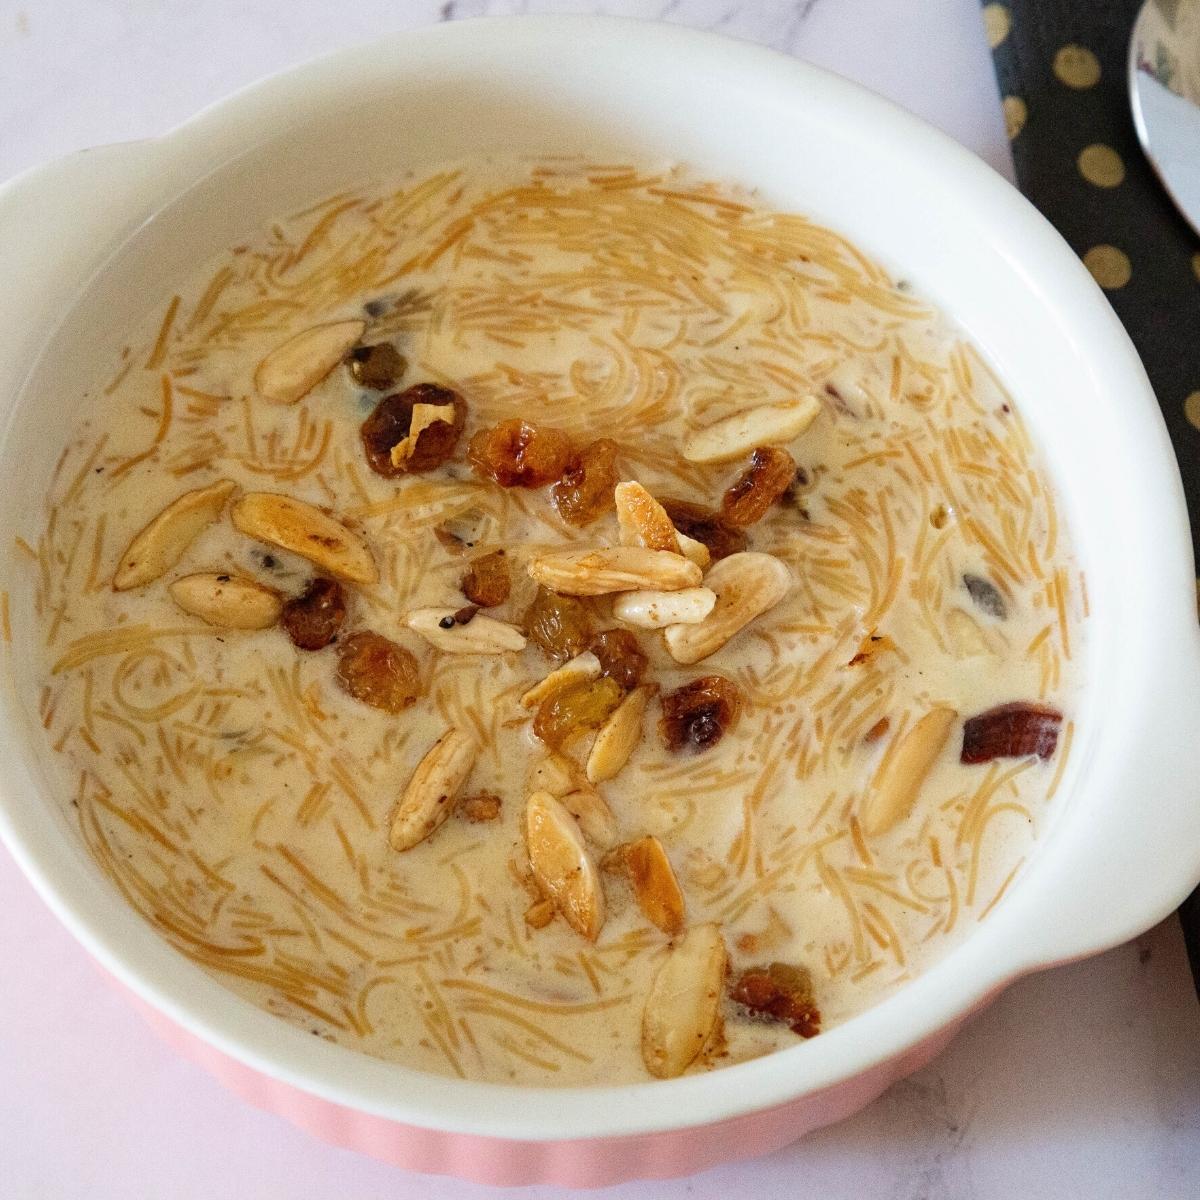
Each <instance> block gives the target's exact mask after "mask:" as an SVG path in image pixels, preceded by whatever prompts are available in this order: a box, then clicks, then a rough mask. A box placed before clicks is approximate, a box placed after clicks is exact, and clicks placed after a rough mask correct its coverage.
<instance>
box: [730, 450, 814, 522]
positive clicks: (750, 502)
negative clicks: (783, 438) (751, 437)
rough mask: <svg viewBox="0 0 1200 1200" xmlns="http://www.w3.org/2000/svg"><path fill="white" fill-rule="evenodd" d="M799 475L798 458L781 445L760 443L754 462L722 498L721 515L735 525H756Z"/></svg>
mask: <svg viewBox="0 0 1200 1200" xmlns="http://www.w3.org/2000/svg"><path fill="white" fill-rule="evenodd" d="M795 478H796V460H795V459H794V458H793V457H792V456H791V455H790V454H789V453H788V452H787V451H786V450H781V449H780V448H779V447H777V446H759V447H758V449H757V450H755V451H754V453H753V454H752V455H751V456H750V465H749V466H748V467H747V468H746V469H745V471H743V472H742V473H741V475H739V476H738V478H737V479H736V480H735V481H734V483H733V484H732V485H731V486H730V487H729V488H728V489H727V491H726V492H725V495H724V497H723V498H722V500H721V515H722V516H723V517H724V518H725V520H726V521H728V522H729V523H730V524H731V525H742V526H744V525H753V524H754V523H755V522H756V521H761V520H762V518H763V517H765V516H766V515H767V513H768V512H770V510H771V506H772V505H773V504H774V503H775V501H776V500H778V499H779V497H780V496H782V495H783V494H784V492H786V491H787V490H788V488H789V487H791V485H792V480H794V479H795Z"/></svg>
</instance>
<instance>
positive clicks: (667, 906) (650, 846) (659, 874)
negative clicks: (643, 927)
mask: <svg viewBox="0 0 1200 1200" xmlns="http://www.w3.org/2000/svg"><path fill="white" fill-rule="evenodd" d="M625 869H626V871H627V872H628V874H629V882H630V884H631V885H632V886H633V895H634V899H636V900H637V903H638V908H640V909H641V910H642V912H643V914H645V917H646V920H648V921H649V922H650V923H651V924H653V925H657V926H658V928H659V929H661V930H662V931H663V933H669V934H670V935H671V936H672V937H674V936H675V935H676V934H677V933H679V932H680V930H682V929H683V892H681V891H680V890H679V880H677V879H676V878H675V872H674V870H673V869H672V867H671V860H670V859H669V858H668V857H667V852H666V851H665V850H664V849H663V844H662V842H660V841H659V840H658V838H656V837H644V838H638V840H637V841H636V842H630V843H629V845H628V846H626V847H625Z"/></svg>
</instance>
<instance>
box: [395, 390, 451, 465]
mask: <svg viewBox="0 0 1200 1200" xmlns="http://www.w3.org/2000/svg"><path fill="white" fill-rule="evenodd" d="M439 421H443V422H444V423H445V424H447V425H453V424H454V405H453V404H414V405H413V410H412V424H410V425H409V427H408V433H407V435H406V436H405V437H404V439H403V441H399V442H397V443H396V444H395V445H394V446H393V447H392V449H391V458H392V466H393V467H402V466H404V464H405V463H406V462H408V460H409V459H410V458H412V456H413V452H414V451H415V450H416V448H417V440H418V439H419V438H420V436H421V434H422V433H424V432H425V430H426V429H428V428H429V426H430V425H436V424H437V423H438V422H439Z"/></svg>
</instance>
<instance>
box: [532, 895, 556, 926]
mask: <svg viewBox="0 0 1200 1200" xmlns="http://www.w3.org/2000/svg"><path fill="white" fill-rule="evenodd" d="M557 911H558V909H556V908H555V907H554V901H553V900H538V901H537V902H536V903H534V904H531V905H530V906H529V907H528V908H527V909H526V910H525V924H526V925H528V926H529V927H530V928H531V929H545V928H546V926H547V925H549V924H550V922H551V921H553V920H554V914H555V913H556V912H557Z"/></svg>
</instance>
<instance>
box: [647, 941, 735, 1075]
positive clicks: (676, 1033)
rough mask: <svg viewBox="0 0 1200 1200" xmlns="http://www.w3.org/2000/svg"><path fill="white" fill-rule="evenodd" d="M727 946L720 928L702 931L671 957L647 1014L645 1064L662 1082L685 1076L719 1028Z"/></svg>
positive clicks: (656, 978)
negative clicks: (718, 1020) (717, 1026)
mask: <svg viewBox="0 0 1200 1200" xmlns="http://www.w3.org/2000/svg"><path fill="white" fill-rule="evenodd" d="M726 961H727V958H726V951H725V942H724V939H723V938H722V937H721V931H720V930H719V929H718V928H717V927H716V925H696V926H694V927H693V928H691V929H689V930H688V931H687V933H686V934H684V935H683V937H682V938H680V939H679V941H677V942H676V943H675V945H674V946H673V947H672V948H671V949H670V950H669V951H668V952H667V957H666V959H665V960H664V961H663V963H662V965H661V966H660V967H659V968H658V972H657V974H656V975H655V976H654V981H653V982H652V983H651V985H650V992H649V994H648V995H647V996H646V1005H645V1008H643V1010H642V1061H643V1062H644V1063H645V1064H646V1070H647V1071H649V1072H650V1074H651V1075H654V1076H655V1077H656V1078H658V1079H673V1078H675V1076H677V1075H682V1074H683V1072H684V1071H686V1070H687V1068H688V1067H689V1066H690V1065H691V1064H692V1063H693V1062H694V1061H695V1060H696V1058H697V1057H698V1056H699V1054H700V1051H701V1050H702V1049H703V1048H704V1045H705V1043H706V1042H707V1041H708V1039H709V1037H710V1036H711V1035H712V1032H713V1030H714V1028H715V1027H716V1024H717V1019H718V1017H719V1016H720V1011H721V989H722V987H723V985H724V982H725V965H726Z"/></svg>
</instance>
